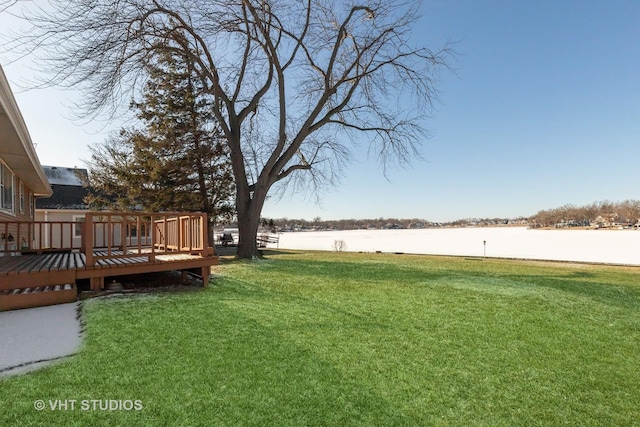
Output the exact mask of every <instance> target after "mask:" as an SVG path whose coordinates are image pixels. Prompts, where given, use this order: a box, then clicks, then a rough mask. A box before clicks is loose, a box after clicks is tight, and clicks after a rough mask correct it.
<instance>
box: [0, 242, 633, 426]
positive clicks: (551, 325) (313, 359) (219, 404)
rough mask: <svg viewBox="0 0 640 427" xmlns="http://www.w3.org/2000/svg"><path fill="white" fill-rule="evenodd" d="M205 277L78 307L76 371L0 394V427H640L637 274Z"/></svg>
mask: <svg viewBox="0 0 640 427" xmlns="http://www.w3.org/2000/svg"><path fill="white" fill-rule="evenodd" d="M216 274H217V276H216V278H215V280H213V281H212V282H211V285H210V286H209V287H208V288H207V289H204V290H201V291H194V292H185V293H180V294H176V293H173V294H161V295H150V296H136V297H124V298H111V299H103V300H91V301H87V302H85V303H84V319H85V322H86V343H85V345H84V347H83V349H82V351H81V353H80V354H78V355H77V356H74V357H73V358H71V359H70V360H68V361H66V362H63V363H60V364H58V365H56V366H53V367H51V368H47V369H44V370H42V371H38V372H34V373H31V374H28V375H25V376H21V377H15V378H10V379H5V380H0V404H1V406H0V425H2V426H10V425H20V426H26V425H66V426H68V425H91V426H97V425H105V426H106V425H109V426H111V425H123V426H131V425H145V426H146V425H156V426H161V425H166V426H170V425H171V426H173V425H184V426H191V425H203V426H213V425H216V426H217V425H234V426H235V425H256V426H257V425H260V426H265V425H269V426H271V425H273V426H287V425H288V426H305V425H322V426H346V425H349V426H352V425H364V426H396V425H409V426H411V425H420V426H422V425H437V426H448V425H451V426H463V425H464V426H466V425H486V426H500V425H505V426H513V425H524V426H534V425H561V424H564V425H572V426H573V425H593V426H603V425H606V426H612V425H621V426H629V425H634V424H635V425H640V280H639V279H640V269H633V268H620V267H606V266H588V265H578V264H551V263H535V262H519V261H502V260H485V261H482V260H472V259H464V258H446V257H425V256H410V255H381V254H350V253H339V254H338V253H312V252H308V253H272V254H270V255H268V256H267V259H265V260H261V261H255V262H230V261H228V262H225V263H223V265H222V266H221V267H220V268H219V269H218V270H217V271H216ZM38 399H42V400H44V401H45V402H47V405H48V404H49V403H48V401H49V400H55V399H62V400H65V399H66V400H71V399H72V400H77V401H78V403H77V404H76V405H78V406H76V408H75V410H69V409H68V410H66V411H65V410H55V411H52V410H51V409H48V408H47V409H45V410H43V411H36V410H35V409H34V402H35V401H36V400H38ZM91 399H98V400H102V401H105V400H118V401H126V400H128V401H134V400H138V401H140V403H141V405H142V407H143V408H142V410H139V411H138V410H130V411H127V410H113V411H109V410H106V411H103V410H83V409H82V408H79V406H80V405H81V403H82V401H83V400H91Z"/></svg>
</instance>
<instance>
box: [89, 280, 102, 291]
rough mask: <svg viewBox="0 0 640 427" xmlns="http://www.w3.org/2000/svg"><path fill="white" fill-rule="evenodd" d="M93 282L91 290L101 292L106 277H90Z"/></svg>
mask: <svg viewBox="0 0 640 427" xmlns="http://www.w3.org/2000/svg"><path fill="white" fill-rule="evenodd" d="M89 280H90V282H91V290H92V291H96V292H99V291H101V290H102V288H104V277H92V278H91V279H89Z"/></svg>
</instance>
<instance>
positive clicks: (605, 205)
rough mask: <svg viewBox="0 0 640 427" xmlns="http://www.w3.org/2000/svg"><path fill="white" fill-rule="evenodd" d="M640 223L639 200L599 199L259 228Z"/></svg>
mask: <svg viewBox="0 0 640 427" xmlns="http://www.w3.org/2000/svg"><path fill="white" fill-rule="evenodd" d="M639 222H640V200H625V201H622V202H611V201H607V200H605V201H601V202H594V203H591V204H589V205H584V206H576V205H572V204H567V205H564V206H561V207H558V208H553V209H545V210H541V211H539V212H538V213H536V214H535V215H533V216H531V217H528V218H526V217H517V218H465V219H457V220H454V221H446V222H433V221H429V220H426V219H419V218H410V219H407V218H404V219H401V218H376V219H339V220H323V219H322V218H320V217H316V218H314V219H313V220H306V219H290V218H271V219H269V218H263V219H262V224H261V225H262V227H263V228H268V229H270V230H271V231H274V232H275V231H294V230H358V229H405V228H406V229H415V228H439V227H494V226H511V225H513V226H530V227H534V228H543V227H553V228H556V227H572V226H575V227H596V226H599V224H605V225H604V226H605V227H606V226H613V225H623V226H624V225H627V226H631V225H633V224H637V223H639Z"/></svg>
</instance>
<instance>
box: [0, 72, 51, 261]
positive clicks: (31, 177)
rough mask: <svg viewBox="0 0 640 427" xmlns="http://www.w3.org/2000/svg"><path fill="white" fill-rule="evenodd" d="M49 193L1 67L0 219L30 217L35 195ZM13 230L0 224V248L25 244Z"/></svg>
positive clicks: (32, 216)
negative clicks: (17, 237) (18, 239)
mask: <svg viewBox="0 0 640 427" xmlns="http://www.w3.org/2000/svg"><path fill="white" fill-rule="evenodd" d="M51 194H52V189H51V186H50V185H49V181H48V180H47V177H46V175H45V172H44V170H43V169H42V166H41V165H40V161H39V160H38V156H37V155H36V151H35V149H34V147H33V143H32V142H31V137H30V136H29V131H28V130H27V126H26V125H25V123H24V119H23V118H22V114H21V113H20V110H19V109H18V105H17V103H16V100H15V98H14V97H13V93H12V92H11V88H10V87H9V82H8V81H7V78H6V76H5V74H4V71H3V70H2V67H0V221H33V220H34V218H35V200H36V197H49V196H51ZM16 231H17V229H16V228H15V227H11V226H9V225H5V226H3V227H0V251H2V252H4V251H7V250H14V249H17V248H18V246H19V245H22V244H24V242H18V241H17V239H16V236H17V234H16ZM27 244H28V242H27ZM2 252H0V255H2Z"/></svg>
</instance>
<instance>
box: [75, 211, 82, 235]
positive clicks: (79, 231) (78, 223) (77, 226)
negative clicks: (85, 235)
mask: <svg viewBox="0 0 640 427" xmlns="http://www.w3.org/2000/svg"><path fill="white" fill-rule="evenodd" d="M73 222H75V224H74V225H73V237H82V225H83V223H84V215H83V216H80V215H74V216H73Z"/></svg>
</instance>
